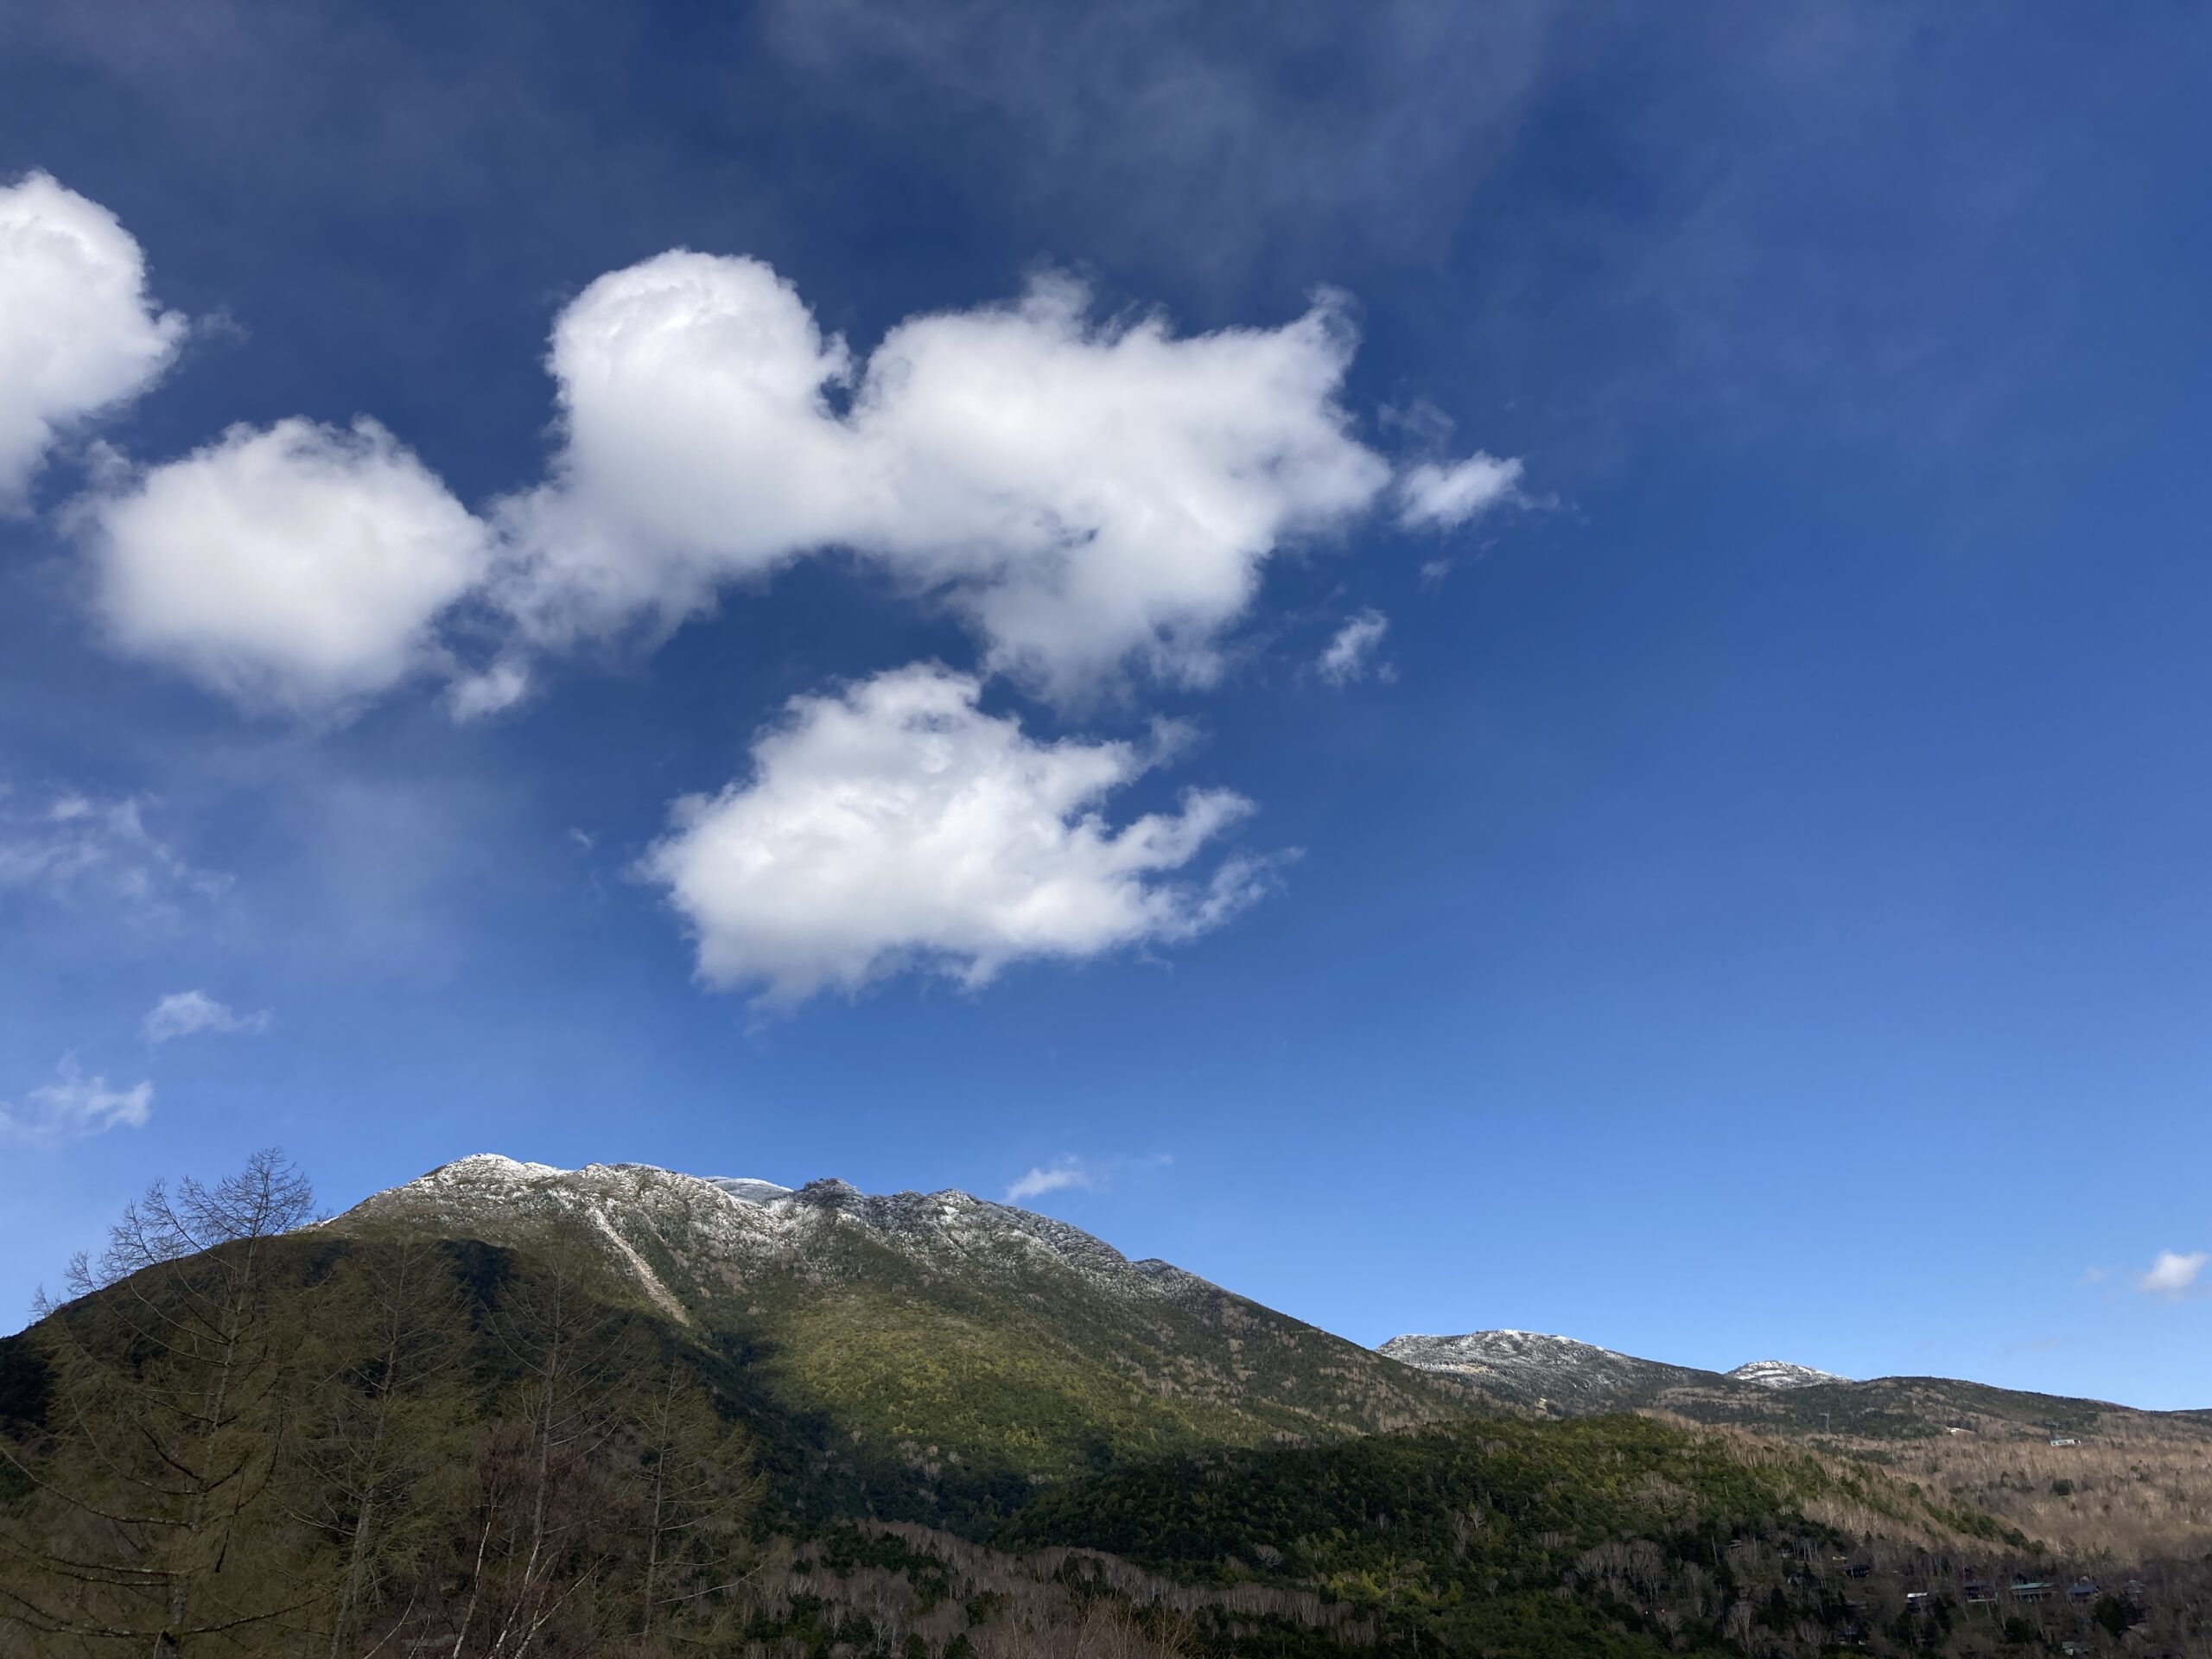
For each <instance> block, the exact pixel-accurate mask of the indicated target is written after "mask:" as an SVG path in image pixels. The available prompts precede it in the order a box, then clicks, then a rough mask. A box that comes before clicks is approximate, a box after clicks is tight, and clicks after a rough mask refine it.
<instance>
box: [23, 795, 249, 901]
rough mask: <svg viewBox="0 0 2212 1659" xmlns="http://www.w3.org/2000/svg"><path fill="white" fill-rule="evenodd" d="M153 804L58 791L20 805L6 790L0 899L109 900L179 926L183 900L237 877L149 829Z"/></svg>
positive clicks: (208, 893)
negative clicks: (13, 895)
mask: <svg viewBox="0 0 2212 1659" xmlns="http://www.w3.org/2000/svg"><path fill="white" fill-rule="evenodd" d="M148 804H149V803H147V802H146V801H144V800H143V799H141V798H137V797H135V796H110V797H105V798H103V797H99V796H94V795H87V794H85V793H82V792H81V791H77V790H74V789H67V788H64V789H57V790H55V791H53V792H52V793H51V794H49V795H48V797H47V798H46V799H45V801H44V802H43V804H29V803H20V804H19V803H18V802H17V801H16V799H15V798H14V797H13V796H11V795H10V793H9V792H8V791H7V787H6V785H0V893H5V892H8V891H10V890H14V891H17V892H28V893H38V894H41V895H42V896H44V897H46V898H48V899H57V900H60V901H63V902H75V901H83V900H87V899H105V900H106V901H107V902H110V903H112V904H116V905H119V906H122V907H123V908H124V910H125V911H127V912H130V913H132V914H134V915H136V916H137V917H138V918H140V919H142V920H165V921H173V920H175V918H176V913H177V907H178V905H179V903H180V901H181V900H183V899H188V898H197V899H213V898H217V897H219V896H220V895H221V894H222V893H224V892H225V891H226V889H227V888H228V887H230V885H231V878H230V877H229V876H227V875H223V874H219V873H217V872H215V871H213V870H203V869H200V868H197V867H195V866H194V864H193V863H192V862H191V861H189V860H188V859H187V858H186V857H185V856H184V855H182V854H181V853H180V852H179V851H177V849H175V847H174V846H173V845H171V844H170V843H169V842H167V841H164V840H162V838H161V837H160V836H156V835H155V834H154V832H153V831H152V830H150V829H148V828H147V825H146V808H147V806H148Z"/></svg>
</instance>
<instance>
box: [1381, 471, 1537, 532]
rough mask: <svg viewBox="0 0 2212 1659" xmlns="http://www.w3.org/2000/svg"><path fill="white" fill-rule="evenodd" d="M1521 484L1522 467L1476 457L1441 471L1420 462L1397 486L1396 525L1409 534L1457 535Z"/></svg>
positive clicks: (1403, 475) (1510, 497)
mask: <svg viewBox="0 0 2212 1659" xmlns="http://www.w3.org/2000/svg"><path fill="white" fill-rule="evenodd" d="M1520 483H1521V463H1520V462H1519V461H1510V460H1502V459H1500V458H1499V457H1498V456H1497V455H1486V454H1479V453H1478V454H1472V455H1470V456H1468V457H1467V459H1466V460H1465V461H1455V462H1453V463H1452V464H1451V465H1449V466H1441V465H1439V464H1438V463H1437V462H1435V461H1423V462H1421V465H1419V466H1417V467H1408V468H1407V469H1406V471H1405V472H1404V473H1403V474H1402V475H1401V476H1400V478H1399V480H1398V522H1399V523H1400V524H1403V525H1405V526H1406V528H1407V529H1408V530H1457V529H1458V528H1459V526H1460V525H1462V524H1466V523H1468V522H1469V521H1471V520H1472V519H1474V518H1479V517H1481V516H1482V514H1484V513H1485V512H1489V511H1490V509H1491V508H1492V507H1494V506H1497V505H1498V504H1499V503H1501V502H1504V501H1510V500H1512V499H1514V498H1515V494H1516V491H1517V490H1518V488H1519V486H1520Z"/></svg>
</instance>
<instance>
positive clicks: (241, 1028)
mask: <svg viewBox="0 0 2212 1659" xmlns="http://www.w3.org/2000/svg"><path fill="white" fill-rule="evenodd" d="M141 1028H142V1030H143V1032H144V1034H145V1038H146V1040H147V1041H148V1042H149V1043H166V1042H168V1041H169V1040H171V1039H174V1038H177V1037H192V1036H196V1035H197V1034H199V1033H201V1032H218V1033H236V1034H238V1035H241V1036H247V1037H256V1036H258V1035H260V1034H261V1033H263V1032H264V1031H266V1030H268V1029H269V1010H268V1009H266V1008H260V1009H257V1010H256V1011H255V1012H254V1013H252V1014H238V1013H234V1012H233V1011H232V1009H231V1008H229V1007H227V1006H226V1005H225V1004H223V1003H220V1002H218V1001H216V1000H215V999H214V998H213V997H212V996H210V995H207V992H205V991H173V992H171V993H170V994H169V995H167V996H165V997H163V998H162V1000H161V1001H158V1002H156V1003H155V1004H154V1006H153V1007H152V1008H151V1009H150V1010H149V1011H148V1013H147V1015H146V1018H145V1020H144V1022H143V1026H142V1027H141Z"/></svg>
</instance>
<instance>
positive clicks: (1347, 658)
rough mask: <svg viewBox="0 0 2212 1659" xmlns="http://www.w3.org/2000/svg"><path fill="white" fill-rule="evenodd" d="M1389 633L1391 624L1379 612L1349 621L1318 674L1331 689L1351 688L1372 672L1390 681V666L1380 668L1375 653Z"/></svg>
mask: <svg viewBox="0 0 2212 1659" xmlns="http://www.w3.org/2000/svg"><path fill="white" fill-rule="evenodd" d="M1389 631H1390V620H1389V618H1388V617H1386V616H1384V615H1383V613H1382V612H1380V611H1376V610H1365V611H1361V612H1359V613H1357V614H1356V615H1353V616H1351V617H1348V618H1346V619H1345V620H1344V626H1342V627H1341V628H1338V630H1337V632H1336V637H1335V638H1334V639H1331V640H1330V641H1329V643H1328V645H1327V647H1326V648H1325V650H1324V651H1323V652H1321V656H1320V659H1319V661H1318V662H1316V663H1315V664H1314V665H1313V666H1314V669H1315V671H1317V672H1318V673H1319V675H1320V676H1321V677H1322V678H1323V679H1325V680H1326V681H1327V682H1328V683H1330V684H1331V685H1350V684H1351V683H1352V682H1353V681H1354V680H1362V679H1365V678H1366V677H1367V676H1368V673H1369V671H1370V670H1372V671H1375V672H1377V673H1380V674H1381V675H1383V677H1384V678H1386V679H1387V678H1389V664H1383V665H1381V666H1380V667H1379V668H1378V667H1377V666H1376V662H1375V653H1376V651H1377V650H1378V649H1380V648H1381V646H1382V644H1383V635H1384V634H1386V633H1388V632H1389Z"/></svg>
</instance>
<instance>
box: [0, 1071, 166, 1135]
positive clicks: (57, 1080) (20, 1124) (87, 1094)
mask: <svg viewBox="0 0 2212 1659" xmlns="http://www.w3.org/2000/svg"><path fill="white" fill-rule="evenodd" d="M153 1107H154V1085H153V1084H151V1083H149V1082H141V1083H138V1084H135V1085H133V1086H132V1087H130V1088H129V1089H111V1088H110V1087H109V1086H108V1081H107V1079H106V1078H105V1077H86V1075H85V1074H84V1072H83V1071H82V1070H80V1069H79V1066H78V1065H77V1057H76V1056H75V1055H73V1054H68V1055H64V1056H63V1057H62V1059H61V1063H60V1065H58V1066H56V1067H55V1068H54V1081H53V1082H52V1083H49V1084H44V1085H43V1086H41V1087H40V1088H36V1089H34V1090H31V1091H30V1092H29V1094H28V1095H26V1096H24V1104H23V1105H22V1106H21V1107H16V1106H12V1105H10V1104H9V1103H6V1102H4V1101H0V1135H11V1136H13V1137H14V1138H16V1139H17V1140H21V1141H40V1142H50V1141H68V1140H77V1139H80V1138H82V1137H83V1136H86V1135H99V1134H103V1133H105V1131H106V1130H109V1129H112V1128H118V1127H128V1128H134V1129H136V1128H143V1126H144V1124H145V1122H146V1119H147V1118H148V1117H149V1116H150V1115H151V1114H152V1111H153Z"/></svg>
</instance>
